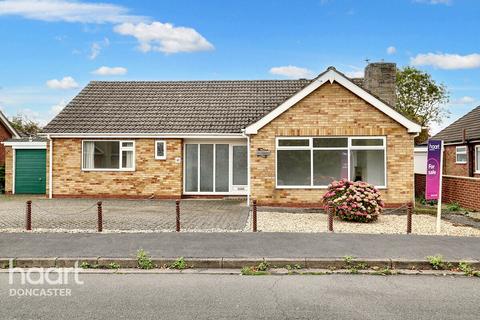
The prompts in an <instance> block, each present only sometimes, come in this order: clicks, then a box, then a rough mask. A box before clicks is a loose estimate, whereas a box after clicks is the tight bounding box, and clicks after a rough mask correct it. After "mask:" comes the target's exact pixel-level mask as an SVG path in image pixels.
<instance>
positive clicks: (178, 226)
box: [175, 200, 180, 232]
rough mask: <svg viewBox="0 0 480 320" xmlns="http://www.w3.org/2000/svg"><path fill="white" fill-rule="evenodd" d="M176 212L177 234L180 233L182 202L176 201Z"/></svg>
mask: <svg viewBox="0 0 480 320" xmlns="http://www.w3.org/2000/svg"><path fill="white" fill-rule="evenodd" d="M175 211H176V217H177V218H176V228H175V230H176V231H177V232H180V200H175Z"/></svg>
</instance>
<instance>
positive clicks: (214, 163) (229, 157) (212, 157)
mask: <svg viewBox="0 0 480 320" xmlns="http://www.w3.org/2000/svg"><path fill="white" fill-rule="evenodd" d="M184 150H185V154H184V193H185V194H246V192H247V185H248V178H247V176H248V174H247V147H246V146H245V145H239V144H229V143H186V144H185V148H184Z"/></svg>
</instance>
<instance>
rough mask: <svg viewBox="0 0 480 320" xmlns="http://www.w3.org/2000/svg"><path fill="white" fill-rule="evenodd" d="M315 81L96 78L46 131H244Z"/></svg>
mask: <svg viewBox="0 0 480 320" xmlns="http://www.w3.org/2000/svg"><path fill="white" fill-rule="evenodd" d="M311 81H312V80H306V79H301V80H240V81H129V82H118V81H115V82H112V81H93V82H90V83H89V84H88V85H87V86H86V87H85V88H84V89H83V90H82V91H81V92H80V93H79V94H78V95H77V96H76V97H75V98H74V99H73V100H72V101H71V102H70V103H69V104H68V105H67V106H66V107H65V108H64V109H63V110H62V112H60V113H59V114H58V115H57V116H56V117H55V118H54V119H53V120H52V121H51V122H50V123H49V124H48V125H47V126H46V127H45V128H44V130H43V131H44V132H47V133H240V132H241V129H243V128H245V127H246V126H247V125H249V124H252V123H254V122H255V121H257V120H258V119H260V118H261V117H262V116H264V115H265V114H267V113H268V112H270V111H272V110H273V109H274V108H275V107H277V106H278V105H280V104H281V103H282V102H284V101H285V100H286V99H288V98H289V97H291V96H292V95H293V94H295V93H296V92H298V91H300V90H301V89H302V88H304V87H305V86H306V85H308V84H309V83H310V82H311Z"/></svg>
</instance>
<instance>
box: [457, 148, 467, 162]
mask: <svg viewBox="0 0 480 320" xmlns="http://www.w3.org/2000/svg"><path fill="white" fill-rule="evenodd" d="M456 163H467V147H465V146H463V147H457V148H456Z"/></svg>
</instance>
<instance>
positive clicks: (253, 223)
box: [252, 200, 257, 232]
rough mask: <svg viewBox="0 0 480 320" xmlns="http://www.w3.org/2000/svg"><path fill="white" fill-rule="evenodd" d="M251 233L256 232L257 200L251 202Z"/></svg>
mask: <svg viewBox="0 0 480 320" xmlns="http://www.w3.org/2000/svg"><path fill="white" fill-rule="evenodd" d="M252 231H253V232H257V200H253V209H252Z"/></svg>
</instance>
